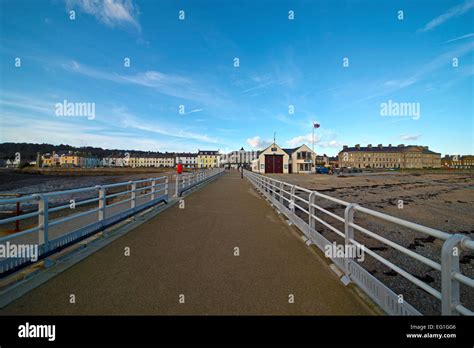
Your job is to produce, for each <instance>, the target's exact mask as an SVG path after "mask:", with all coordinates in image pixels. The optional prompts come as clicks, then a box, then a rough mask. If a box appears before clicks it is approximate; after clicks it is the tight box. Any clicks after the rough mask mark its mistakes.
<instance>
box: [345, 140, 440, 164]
mask: <svg viewBox="0 0 474 348" xmlns="http://www.w3.org/2000/svg"><path fill="white" fill-rule="evenodd" d="M338 158H339V165H340V166H341V167H356V168H440V167H441V154H440V153H437V152H434V151H431V150H430V149H429V148H428V146H420V145H406V146H405V145H404V144H400V145H397V146H392V144H389V145H388V146H383V145H382V144H378V145H377V146H372V144H369V145H367V146H365V147H361V146H360V145H359V144H357V145H355V146H353V147H349V146H347V145H345V146H344V147H343V149H342V151H340V152H339V155H338Z"/></svg>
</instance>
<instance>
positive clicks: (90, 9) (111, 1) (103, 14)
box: [66, 0, 141, 30]
mask: <svg viewBox="0 0 474 348" xmlns="http://www.w3.org/2000/svg"><path fill="white" fill-rule="evenodd" d="M66 3H67V8H68V10H74V9H75V8H76V7H77V8H79V9H80V10H82V11H84V12H85V13H87V14H90V15H92V16H94V17H95V18H97V20H99V21H100V22H102V23H104V24H105V25H108V26H110V27H115V26H116V25H121V24H130V25H133V26H134V27H135V28H137V29H138V30H141V28H140V24H139V23H138V20H137V17H138V14H139V11H138V7H137V6H136V5H135V4H134V3H133V1H132V0H66Z"/></svg>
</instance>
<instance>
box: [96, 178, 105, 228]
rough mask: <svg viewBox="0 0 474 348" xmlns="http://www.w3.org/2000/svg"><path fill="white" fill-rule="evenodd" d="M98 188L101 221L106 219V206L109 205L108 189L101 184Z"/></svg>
mask: <svg viewBox="0 0 474 348" xmlns="http://www.w3.org/2000/svg"><path fill="white" fill-rule="evenodd" d="M96 188H97V189H98V190H99V221H102V220H104V219H105V207H106V205H107V201H106V191H105V188H104V187H103V186H101V185H97V186H96Z"/></svg>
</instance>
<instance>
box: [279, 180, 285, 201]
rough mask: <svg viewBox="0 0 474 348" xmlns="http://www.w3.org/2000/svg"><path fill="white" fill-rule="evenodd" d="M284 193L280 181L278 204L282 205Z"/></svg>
mask: <svg viewBox="0 0 474 348" xmlns="http://www.w3.org/2000/svg"><path fill="white" fill-rule="evenodd" d="M284 194H285V193H284V192H283V182H281V181H280V203H281V204H284V202H285V199H284Z"/></svg>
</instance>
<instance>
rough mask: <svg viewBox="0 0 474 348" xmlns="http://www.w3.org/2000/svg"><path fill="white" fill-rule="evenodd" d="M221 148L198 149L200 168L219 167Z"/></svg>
mask: <svg viewBox="0 0 474 348" xmlns="http://www.w3.org/2000/svg"><path fill="white" fill-rule="evenodd" d="M219 158H220V154H219V150H217V151H202V150H199V151H198V155H197V164H198V168H217V167H219Z"/></svg>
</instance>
